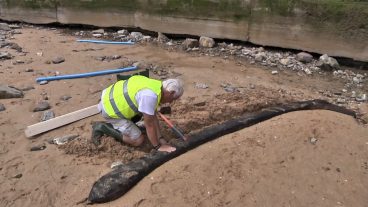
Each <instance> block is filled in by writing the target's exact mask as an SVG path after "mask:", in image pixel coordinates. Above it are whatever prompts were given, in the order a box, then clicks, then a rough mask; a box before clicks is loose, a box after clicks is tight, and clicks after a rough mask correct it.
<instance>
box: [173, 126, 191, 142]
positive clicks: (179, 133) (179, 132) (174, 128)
mask: <svg viewBox="0 0 368 207" xmlns="http://www.w3.org/2000/svg"><path fill="white" fill-rule="evenodd" d="M171 130H172V131H173V132H174V134H175V135H176V136H178V137H180V138H182V139H183V140H187V138H186V137H185V136H184V134H183V133H182V132H181V131H180V130H179V129H178V128H177V127H175V126H174V127H172V128H171Z"/></svg>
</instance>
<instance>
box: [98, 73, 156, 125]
mask: <svg viewBox="0 0 368 207" xmlns="http://www.w3.org/2000/svg"><path fill="white" fill-rule="evenodd" d="M161 87H162V82H161V81H158V80H154V79H149V78H146V77H144V76H138V75H136V76H133V77H131V78H129V79H128V80H126V81H118V82H116V83H115V84H113V85H111V86H109V87H108V88H106V89H105V90H104V95H103V97H101V98H102V104H103V107H104V110H105V112H106V114H107V115H108V116H109V117H110V118H114V119H119V118H121V119H131V118H132V117H134V116H135V115H137V114H138V113H140V112H139V111H138V108H137V107H138V103H137V101H136V99H135V96H136V94H137V93H138V92H139V91H140V90H142V89H150V90H152V91H153V92H154V93H155V94H156V95H157V103H156V107H155V109H157V107H158V105H159V103H160V100H161Z"/></svg>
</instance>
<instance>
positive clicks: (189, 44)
mask: <svg viewBox="0 0 368 207" xmlns="http://www.w3.org/2000/svg"><path fill="white" fill-rule="evenodd" d="M183 46H184V47H185V48H194V47H199V42H198V40H196V39H191V38H187V39H185V40H184V41H183Z"/></svg>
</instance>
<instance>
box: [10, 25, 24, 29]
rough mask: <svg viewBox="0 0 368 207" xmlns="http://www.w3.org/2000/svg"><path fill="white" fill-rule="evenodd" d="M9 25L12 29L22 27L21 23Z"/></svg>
mask: <svg viewBox="0 0 368 207" xmlns="http://www.w3.org/2000/svg"><path fill="white" fill-rule="evenodd" d="M9 27H10V28H11V29H20V28H21V27H20V26H19V25H17V24H10V25H9Z"/></svg>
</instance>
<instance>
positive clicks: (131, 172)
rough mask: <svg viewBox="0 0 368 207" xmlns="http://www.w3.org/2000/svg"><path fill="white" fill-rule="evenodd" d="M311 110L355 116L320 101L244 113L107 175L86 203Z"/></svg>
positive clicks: (115, 194) (111, 196)
mask: <svg viewBox="0 0 368 207" xmlns="http://www.w3.org/2000/svg"><path fill="white" fill-rule="evenodd" d="M313 109H325V110H331V111H335V112H339V113H343V114H346V115H349V116H353V117H356V114H355V112H354V111H351V110H348V109H346V108H343V107H339V106H336V105H333V104H330V103H328V102H326V101H323V100H312V101H303V102H295V103H291V104H287V105H282V106H278V107H270V108H266V109H263V110H262V111H260V112H256V113H250V114H246V115H243V116H241V117H239V118H237V119H233V120H229V121H226V122H224V123H222V124H219V125H217V126H211V127H208V128H205V129H204V130H202V131H200V132H198V133H196V134H193V135H191V136H190V139H189V141H188V142H184V141H181V140H176V143H174V144H173V145H175V146H176V147H177V150H176V151H175V152H172V153H165V152H154V153H151V154H148V155H146V156H144V157H142V158H140V159H137V160H134V161H132V162H130V163H128V164H126V165H122V166H120V167H118V168H117V169H115V170H113V171H112V172H110V173H107V174H106V175H104V176H102V177H101V178H100V179H99V180H98V181H96V182H95V183H94V185H93V187H92V189H91V192H90V194H89V197H88V201H89V203H104V202H109V201H112V200H115V199H117V198H119V197H121V196H122V195H124V194H125V193H126V192H128V191H129V190H130V189H131V188H132V187H133V186H134V185H135V184H136V183H138V182H139V181H140V180H141V179H142V178H143V177H145V176H146V175H148V174H149V173H150V172H151V171H153V170H154V169H155V168H157V167H158V166H160V165H162V164H163V163H165V162H166V161H168V160H170V159H173V158H175V157H177V156H179V155H181V154H183V153H185V152H186V151H188V150H190V149H193V148H195V147H197V146H199V145H201V144H203V143H205V142H208V141H210V140H213V139H215V138H218V137H221V136H223V135H225V134H229V133H232V132H235V131H237V130H240V129H243V128H245V127H248V126H251V125H254V124H257V123H259V122H262V121H264V120H267V119H270V118H272V117H275V116H278V115H281V114H285V113H288V112H292V111H300V110H313Z"/></svg>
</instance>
